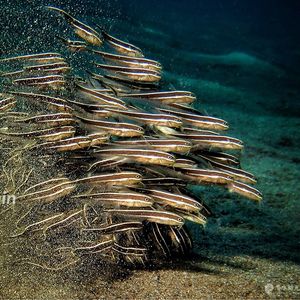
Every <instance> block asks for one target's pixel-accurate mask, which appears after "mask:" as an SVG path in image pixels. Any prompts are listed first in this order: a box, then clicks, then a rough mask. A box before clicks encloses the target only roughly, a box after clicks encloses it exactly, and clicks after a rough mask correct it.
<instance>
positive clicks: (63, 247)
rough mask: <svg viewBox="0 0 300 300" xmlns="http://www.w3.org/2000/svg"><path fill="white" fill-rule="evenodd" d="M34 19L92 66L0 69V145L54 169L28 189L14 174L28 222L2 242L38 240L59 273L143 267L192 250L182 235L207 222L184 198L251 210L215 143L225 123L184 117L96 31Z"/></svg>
mask: <svg viewBox="0 0 300 300" xmlns="http://www.w3.org/2000/svg"><path fill="white" fill-rule="evenodd" d="M46 9H47V10H49V11H51V12H52V13H53V14H54V15H56V16H57V17H58V18H63V19H64V20H65V24H66V26H70V28H72V30H73V31H74V34H75V35H74V36H77V39H78V40H77V39H74V38H73V37H65V36H63V35H62V36H57V42H60V43H63V44H64V45H65V46H66V47H67V49H68V50H69V51H71V52H72V53H73V54H74V56H76V55H77V54H78V53H79V52H80V53H81V55H84V54H85V53H87V54H88V56H87V58H86V59H90V57H93V62H92V63H93V65H94V69H93V70H86V74H85V76H84V78H83V77H78V76H75V75H74V74H73V68H72V67H71V66H70V64H69V62H68V61H67V59H66V58H64V57H63V55H61V54H60V53H57V52H47V53H46V52H45V53H30V54H22V55H15V56H9V57H4V58H1V59H0V66H1V68H2V69H4V67H5V71H2V72H1V80H2V81H4V82H5V84H4V85H3V86H4V87H3V88H2V89H3V90H2V91H1V93H0V121H1V130H0V138H1V139H2V141H4V140H5V141H9V140H14V141H18V140H22V141H26V142H28V143H27V146H26V149H24V150H23V151H29V152H30V153H31V155H32V157H37V159H47V161H49V158H50V161H53V165H52V166H51V164H50V165H47V168H51V167H53V168H54V167H55V168H57V167H58V168H60V169H61V172H60V174H59V176H57V177H52V178H48V179H47V180H45V181H41V182H34V183H31V182H30V178H31V177H30V176H31V174H30V173H28V174H24V176H23V177H24V178H23V179H24V180H23V183H19V184H18V185H15V186H14V188H15V189H14V190H13V189H12V190H13V191H15V192H16V204H17V205H18V203H22V204H26V206H27V207H28V211H26V213H25V214H23V215H22V216H20V218H19V220H18V222H17V224H16V229H15V232H13V233H12V234H11V238H12V239H18V238H24V237H26V236H34V235H42V236H44V239H45V242H49V241H50V243H53V244H55V245H56V246H55V250H54V253H56V254H57V253H64V254H66V253H68V255H69V257H72V259H71V260H70V259H68V260H67V259H66V261H65V262H63V263H62V266H66V265H69V263H68V262H69V261H70V262H77V261H78V260H80V259H82V258H83V257H86V255H88V257H91V256H92V257H93V256H95V257H100V258H101V259H103V260H105V261H108V262H113V263H116V264H122V263H125V264H130V265H133V266H137V265H145V264H147V262H149V261H153V260H157V259H161V260H163V259H169V258H172V257H176V256H180V255H186V254H187V253H189V252H190V251H191V250H192V240H191V236H190V234H189V232H188V227H187V225H186V223H187V222H193V223H196V224H199V226H205V224H206V222H207V218H208V217H209V215H210V214H211V211H210V209H209V208H208V207H207V206H206V205H205V203H204V202H203V200H202V198H200V197H199V195H196V194H195V193H193V192H192V187H193V186H199V185H210V186H220V187H223V188H225V189H227V190H228V192H231V193H236V194H239V195H241V196H243V197H246V198H249V199H251V200H254V201H256V202H259V201H260V200H261V199H262V194H261V193H260V192H259V191H258V190H257V189H255V188H254V187H253V186H252V185H253V184H255V183H256V179H255V177H254V176H253V175H252V174H251V173H249V172H246V171H244V170H242V169H241V166H240V161H239V152H240V151H241V150H242V149H243V142H242V141H240V140H238V139H236V138H233V137H230V136H227V135H226V134H225V133H224V132H225V131H226V130H227V129H228V128H229V126H228V124H227V122H226V121H224V120H222V119H219V118H216V117H211V116H207V115H205V114H203V113H201V112H200V111H198V110H197V109H195V108H194V106H193V103H195V101H196V96H195V95H194V94H193V93H192V92H189V91H182V90H175V89H174V90H168V89H163V90H162V88H161V78H162V75H163V68H162V65H161V64H160V63H159V62H157V61H155V60H153V59H148V58H145V56H144V54H143V51H142V50H141V49H140V48H138V47H136V46H135V45H132V44H130V43H128V42H125V41H123V40H121V39H119V38H117V37H115V36H113V35H111V34H110V33H108V32H107V31H106V30H105V29H104V28H102V27H100V26H98V25H96V26H94V27H95V28H92V27H90V26H88V25H86V24H84V23H82V22H81V21H79V20H77V19H75V18H74V17H73V16H72V15H70V14H69V13H67V12H65V11H64V10H62V9H60V8H56V7H51V6H49V7H46ZM28 107H30V110H28V109H26V108H28ZM51 159H52V160H51ZM7 177H9V176H7ZM7 189H8V187H7ZM50 237H51V238H50ZM62 237H64V238H63V239H62ZM45 265H46V263H45Z"/></svg>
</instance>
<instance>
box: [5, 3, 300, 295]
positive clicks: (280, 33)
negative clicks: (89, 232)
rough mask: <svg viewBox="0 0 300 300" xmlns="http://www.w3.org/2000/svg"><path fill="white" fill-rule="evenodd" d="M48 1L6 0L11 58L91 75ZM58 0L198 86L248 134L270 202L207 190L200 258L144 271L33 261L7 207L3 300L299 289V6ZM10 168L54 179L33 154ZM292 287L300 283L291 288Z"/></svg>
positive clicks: (237, 131)
mask: <svg viewBox="0 0 300 300" xmlns="http://www.w3.org/2000/svg"><path fill="white" fill-rule="evenodd" d="M291 3H292V2H291ZM43 4H49V3H48V2H45V1H13V2H12V1H2V2H1V4H0V7H1V10H0V20H1V23H2V25H3V27H2V30H1V33H0V41H1V47H0V54H1V56H2V57H6V56H10V55H17V54H23V53H24V54H25V53H34V52H40V51H49V50H51V51H58V52H61V53H62V54H64V55H65V56H66V57H67V58H68V59H70V61H71V63H72V62H73V63H74V64H75V65H76V68H77V69H78V70H79V71H78V75H81V74H82V72H83V71H84V69H85V68H86V66H85V65H80V64H79V65H77V64H78V60H73V58H72V55H70V54H69V53H68V52H66V50H65V48H64V47H63V45H61V44H59V43H57V41H56V39H55V35H56V34H59V33H62V32H63V33H64V34H65V35H67V34H68V32H69V31H68V29H66V28H67V26H65V23H64V21H63V20H59V19H58V18H57V17H56V16H54V15H53V14H51V13H49V12H48V11H45V9H44V7H43ZM51 5H53V6H59V7H62V8H64V9H66V10H67V11H72V13H73V15H76V16H77V17H78V18H79V19H80V20H82V21H86V22H88V23H90V24H92V23H93V22H96V23H100V24H103V25H105V26H107V27H108V28H111V30H112V31H113V32H115V33H116V34H118V35H119V36H122V37H125V38H126V39H128V40H129V41H131V42H132V43H134V44H137V45H138V46H140V47H141V48H143V49H145V53H146V54H147V56H149V57H151V58H154V59H157V60H159V61H161V62H162V64H163V65H164V67H165V73H164V76H165V78H166V79H167V80H168V81H169V82H171V84H170V87H172V86H176V87H177V88H182V89H187V90H191V91H193V92H195V93H196V94H197V96H198V99H199V102H198V103H197V104H196V105H197V106H198V107H199V108H201V109H204V110H205V111H207V112H208V113H209V114H213V115H214V116H218V117H221V118H224V119H225V120H227V121H229V123H230V125H231V133H232V134H233V135H234V136H236V137H238V138H242V139H243V140H244V141H245V144H246V149H245V151H244V153H243V159H242V163H243V166H244V167H245V168H246V169H247V170H249V171H251V172H253V173H254V174H256V175H257V177H258V179H259V183H258V187H259V189H260V190H262V191H263V193H264V201H263V202H262V203H261V204H259V205H257V204H255V203H252V202H250V201H248V200H246V199H242V198H239V197H237V196H235V195H230V194H228V193H227V192H224V191H221V190H218V189H214V188H201V189H200V188H199V191H198V192H200V193H202V194H203V197H204V199H205V200H206V203H207V204H208V205H209V206H210V208H211V209H212V211H213V212H214V215H213V216H212V218H211V220H210V221H209V223H208V225H207V227H206V228H205V229H199V227H197V226H192V225H190V230H191V231H192V233H193V237H194V242H195V246H194V252H195V255H193V256H191V257H188V258H184V259H183V260H182V261H179V262H178V261H176V262H171V263H168V264H167V265H157V266H151V267H150V270H138V271H134V270H127V269H115V268H112V269H110V268H111V266H103V265H102V264H101V262H100V261H95V260H85V261H84V262H82V263H81V264H80V265H78V266H76V267H72V268H68V269H67V270H63V271H59V272H49V271H45V270H42V269H40V268H37V267H34V266H29V265H27V264H24V263H23V262H24V259H25V258H26V259H28V258H32V257H34V253H36V252H39V253H40V252H41V251H42V249H40V248H39V245H40V243H39V241H36V240H34V239H27V238H26V237H24V238H22V239H18V240H17V241H16V240H14V239H11V238H8V237H7V236H8V235H9V234H10V233H11V232H12V231H13V228H14V225H15V222H16V219H14V217H15V214H13V213H12V212H11V211H7V212H5V213H4V212H2V213H1V224H0V225H1V227H0V230H1V235H0V242H1V243H0V244H1V246H0V266H1V269H0V270H1V271H0V272H1V274H0V283H1V285H0V297H2V298H3V299H63V298H64V299H77V298H78V299H83V298H84V299H116V298H122V299H132V298H135V299H164V298H170V299H182V298H194V299H197V298H198V299H200V298H202V297H207V296H209V295H212V296H213V297H214V298H224V297H226V296H227V297H248V298H254V297H255V298H266V297H268V294H267V293H266V292H265V290H264V287H265V285H266V284H267V283H271V284H273V285H274V290H273V291H272V292H271V294H272V293H273V294H272V295H273V296H277V297H287V296H289V297H295V295H296V296H299V291H298V290H297V289H300V287H299V265H298V264H299V253H298V247H299V239H298V237H299V212H300V209H299V208H300V207H299V195H300V193H299V192H300V191H299V189H300V188H299V184H298V183H299V146H300V135H299V125H300V120H299V108H300V99H299V86H300V85H299V83H300V82H299V71H298V70H299V68H298V67H299V61H300V60H299V58H300V52H299V36H300V35H299V34H298V33H299V32H298V30H299V26H297V22H299V21H297V20H296V18H295V15H296V13H297V11H298V12H299V7H298V5H297V4H291V7H288V4H286V5H282V6H281V7H279V4H278V3H277V2H274V1H271V2H268V1H264V2H263V3H260V2H259V3H258V2H257V5H253V4H247V3H244V4H242V3H241V2H240V1H231V2H230V5H229V4H227V5H224V4H222V1H211V2H210V4H208V3H206V2H204V3H201V4H199V3H198V1H192V2H191V3H190V5H183V4H182V3H181V1H165V2H163V3H160V2H158V1H153V3H150V1H149V2H144V1H142V2H138V1H132V2H130V3H128V2H125V1H117V0H114V1H104V0H102V1H52V2H51ZM289 16H290V17H289ZM297 34H298V35H297ZM23 146H25V145H23V144H22V141H15V143H11V142H10V143H8V142H7V141H5V140H2V143H1V153H0V159H1V161H0V163H1V166H4V165H5V162H6V160H7V157H8V155H9V152H10V151H14V150H15V149H16V147H23ZM6 167H7V168H8V170H10V171H12V172H13V171H14V170H16V172H15V175H14V176H15V177H16V178H17V179H19V177H18V174H22V173H26V172H29V171H30V170H33V172H34V174H35V176H34V178H35V179H34V180H36V182H38V181H41V180H42V179H43V178H46V177H47V174H40V173H39V165H38V164H37V163H35V161H34V159H33V158H32V157H27V156H25V157H21V158H20V159H18V160H16V161H15V162H14V163H12V164H9V165H7V166H6ZM59 171H60V170H49V172H52V173H53V174H56V172H59ZM2 176H3V172H2ZM1 178H3V177H1ZM34 180H33V181H34ZM0 184H1V182H0ZM0 187H1V185H0ZM1 191H2V190H1V189H0V192H1ZM15 209H16V210H18V207H16V208H15ZM13 216H14V217H13ZM32 250H33V251H32ZM276 285H279V287H283V288H281V289H280V288H279V289H278V288H277V287H276ZM288 285H290V286H291V289H290V290H288V289H286V290H285V289H284V287H286V286H288Z"/></svg>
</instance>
